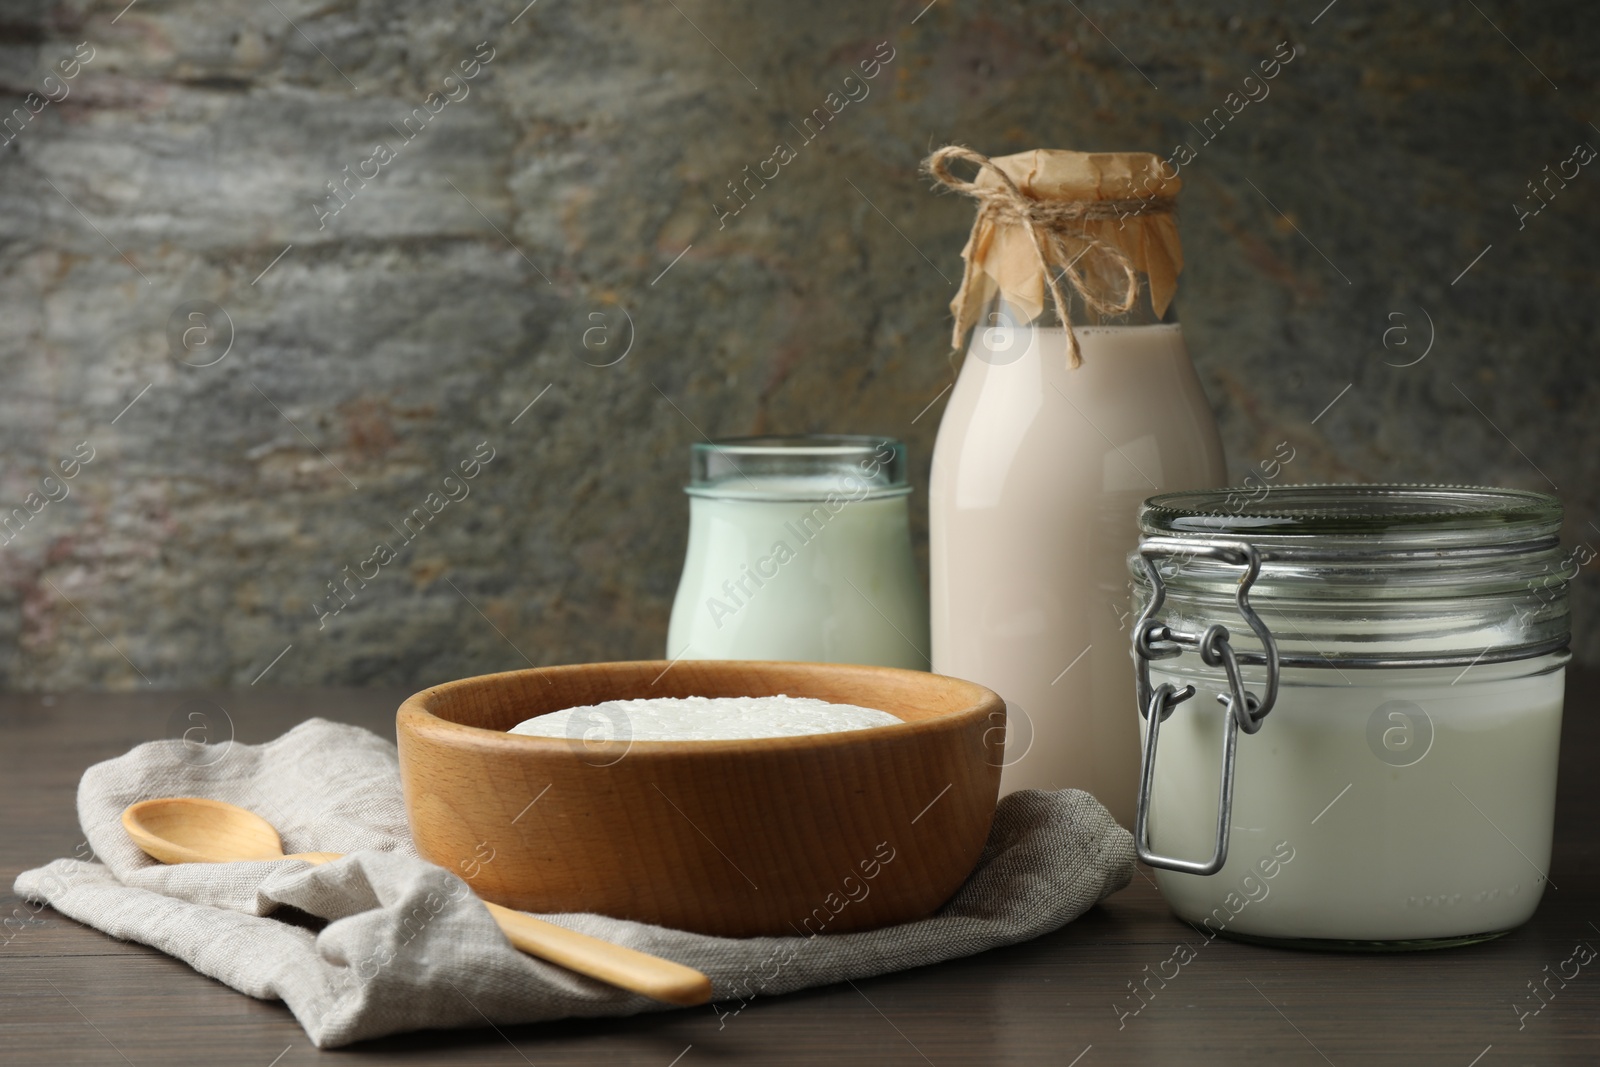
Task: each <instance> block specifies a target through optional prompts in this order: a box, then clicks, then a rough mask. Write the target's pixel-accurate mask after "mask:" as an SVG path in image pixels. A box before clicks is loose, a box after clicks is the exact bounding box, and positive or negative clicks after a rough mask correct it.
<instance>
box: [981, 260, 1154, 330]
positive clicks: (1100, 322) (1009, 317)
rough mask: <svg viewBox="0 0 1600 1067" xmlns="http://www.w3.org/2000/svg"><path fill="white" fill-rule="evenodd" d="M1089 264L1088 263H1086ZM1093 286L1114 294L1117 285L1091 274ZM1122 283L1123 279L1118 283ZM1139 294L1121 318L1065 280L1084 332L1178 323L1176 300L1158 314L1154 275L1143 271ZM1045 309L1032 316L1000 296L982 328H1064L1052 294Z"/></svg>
mask: <svg viewBox="0 0 1600 1067" xmlns="http://www.w3.org/2000/svg"><path fill="white" fill-rule="evenodd" d="M1085 262H1087V261H1085ZM1088 280H1089V281H1090V283H1091V284H1092V285H1095V286H1096V287H1097V288H1096V291H1097V292H1101V293H1106V292H1112V291H1114V290H1115V285H1113V284H1112V283H1111V282H1110V281H1108V280H1107V279H1105V278H1102V277H1099V276H1096V275H1093V274H1091V275H1090V276H1089V279H1088ZM1117 282H1118V283H1119V284H1120V279H1118V280H1117ZM1138 286H1139V291H1138V293H1137V294H1136V296H1135V298H1134V301H1133V307H1131V308H1130V309H1129V310H1127V311H1126V312H1123V313H1122V314H1119V315H1103V314H1101V313H1100V312H1098V311H1096V310H1095V309H1094V308H1093V307H1091V306H1090V305H1089V303H1088V302H1087V301H1086V300H1084V299H1083V295H1082V294H1081V293H1079V292H1077V290H1075V289H1074V288H1073V287H1072V285H1071V284H1070V283H1068V282H1067V280H1066V279H1065V278H1062V279H1061V292H1062V295H1064V296H1065V297H1066V298H1067V315H1068V317H1070V318H1071V320H1072V325H1073V326H1075V327H1078V328H1079V329H1082V328H1083V327H1085V326H1156V325H1162V324H1168V325H1170V324H1174V323H1176V322H1177V321H1178V310H1177V303H1176V301H1173V302H1169V303H1168V304H1167V308H1166V312H1165V314H1161V315H1158V314H1156V309H1155V305H1154V303H1153V302H1152V300H1151V296H1150V276H1149V275H1148V274H1145V273H1143V272H1141V273H1139V275H1138ZM1043 295H1044V308H1043V309H1042V310H1041V311H1040V312H1039V314H1038V315H1036V316H1032V317H1030V316H1029V315H1028V313H1027V311H1026V310H1025V309H1023V308H1020V307H1018V306H1017V305H1015V304H1013V303H1012V302H1010V301H1009V300H1006V299H1005V297H1004V296H1001V295H996V296H995V297H994V298H993V299H992V300H990V301H989V305H988V307H987V308H985V309H984V315H983V321H982V325H985V326H1012V327H1022V326H1034V327H1037V328H1048V327H1057V328H1059V327H1061V326H1062V325H1063V323H1062V321H1061V316H1060V315H1058V314H1057V313H1056V307H1055V302H1054V301H1053V300H1051V298H1050V294H1049V292H1048V291H1046V292H1045V293H1044V294H1043Z"/></svg>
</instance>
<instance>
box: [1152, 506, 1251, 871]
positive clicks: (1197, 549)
mask: <svg viewBox="0 0 1600 1067" xmlns="http://www.w3.org/2000/svg"><path fill="white" fill-rule="evenodd" d="M1139 556H1140V558H1141V559H1142V560H1143V561H1144V569H1145V573H1146V574H1147V575H1148V576H1149V578H1150V603H1149V604H1147V605H1146V606H1145V609H1144V611H1143V612H1142V613H1141V614H1140V616H1139V621H1138V622H1137V623H1136V624H1135V625H1134V628H1133V662H1134V672H1135V674H1136V676H1137V678H1138V703H1139V714H1140V716H1141V717H1143V718H1144V719H1145V735H1144V748H1143V753H1142V755H1141V757H1140V760H1139V803H1138V808H1137V810H1136V813H1135V816H1134V824H1133V845H1134V849H1135V851H1136V852H1137V853H1138V856H1139V858H1140V859H1141V860H1143V861H1144V862H1146V863H1148V864H1150V865H1151V866H1152V867H1165V868H1166V869H1168V870H1171V871H1183V872H1184V873H1186V874H1216V873H1217V872H1218V871H1220V870H1221V869H1222V865H1223V864H1224V863H1226V862H1227V861H1228V821H1229V817H1230V815H1231V814H1232V812H1233V768H1234V757H1235V755H1236V753H1237V751H1238V747H1239V731H1241V730H1243V731H1244V732H1245V733H1247V734H1253V733H1255V732H1256V731H1257V730H1259V729H1261V723H1262V721H1263V720H1264V719H1266V717H1267V713H1268V712H1270V711H1271V710H1272V706H1273V705H1274V704H1275V703H1277V700H1278V644H1277V642H1276V641H1274V640H1273V638H1272V633H1271V632H1270V631H1269V630H1268V629H1267V626H1266V623H1264V622H1262V621H1261V616H1259V615H1257V614H1256V612H1255V609H1254V608H1252V607H1251V606H1250V586H1251V585H1252V584H1254V582H1255V580H1256V578H1257V577H1258V576H1259V575H1260V573H1261V555H1260V553H1259V552H1257V551H1256V548H1255V546H1254V545H1251V544H1249V543H1248V542H1245V541H1223V540H1210V539H1201V538H1187V537H1185V538H1173V537H1152V538H1148V539H1146V540H1145V541H1144V542H1143V543H1141V544H1140V545H1139ZM1166 556H1186V557H1189V558H1191V559H1211V560H1217V561H1218V562H1221V563H1227V564H1230V565H1233V566H1238V567H1243V568H1244V573H1243V574H1242V575H1240V576H1239V585H1238V589H1237V591H1236V592H1235V593H1234V598H1233V599H1234V603H1235V604H1236V605H1237V606H1238V608H1239V614H1240V616H1241V617H1242V618H1243V619H1244V621H1245V622H1246V623H1248V624H1249V626H1250V629H1251V630H1252V631H1254V632H1255V635H1256V637H1257V638H1259V639H1260V641H1261V649H1262V657H1263V659H1264V660H1265V663H1266V668H1267V684H1266V692H1265V693H1264V695H1262V696H1261V697H1259V698H1258V697H1257V696H1256V695H1255V694H1254V693H1251V692H1248V691H1246V689H1245V688H1244V682H1243V680H1242V679H1241V678H1240V676H1239V661H1238V658H1237V657H1236V656H1235V655H1234V651H1233V646H1232V645H1231V644H1230V643H1229V641H1228V628H1227V627H1225V626H1223V625H1221V624H1220V623H1219V624H1215V625H1212V626H1208V627H1206V629H1205V630H1204V632H1202V633H1192V632H1184V631H1181V630H1174V629H1172V628H1171V627H1169V626H1167V624H1166V623H1164V622H1162V621H1161V620H1160V619H1157V618H1156V617H1155V615H1156V612H1157V611H1160V610H1161V605H1162V603H1163V602H1164V601H1165V600H1166V595H1167V589H1166V585H1165V584H1164V583H1163V582H1162V580H1161V574H1160V571H1159V569H1158V568H1157V566H1156V563H1157V561H1158V560H1160V559H1162V558H1164V557H1166ZM1186 647H1188V648H1193V649H1195V651H1197V652H1199V653H1200V659H1201V662H1203V663H1205V664H1206V666H1208V667H1216V666H1221V667H1222V669H1223V672H1224V673H1225V674H1226V675H1227V679H1228V691H1227V692H1226V693H1219V694H1218V695H1217V701H1218V703H1220V704H1221V705H1222V706H1223V707H1224V708H1226V709H1227V711H1228V721H1227V726H1226V728H1225V729H1226V733H1225V736H1224V739H1223V743H1222V788H1221V790H1220V793H1221V795H1220V796H1219V797H1218V801H1217V843H1216V848H1215V850H1214V851H1213V852H1212V855H1211V858H1210V859H1209V860H1206V861H1204V862H1201V861H1198V860H1185V859H1178V858H1177V857H1175V856H1159V855H1157V854H1156V853H1154V852H1152V851H1151V850H1150V844H1149V841H1150V837H1149V822H1150V787H1151V783H1152V782H1153V781H1154V780H1155V769H1156V743H1157V738H1158V736H1159V735H1160V732H1161V724H1162V723H1163V722H1165V721H1166V720H1167V717H1168V716H1169V715H1171V714H1172V712H1173V710H1174V709H1175V708H1177V706H1178V705H1179V704H1181V703H1183V702H1184V701H1185V700H1188V699H1189V698H1190V697H1192V696H1194V693H1195V689H1194V686H1192V685H1187V686H1184V687H1183V689H1182V690H1179V689H1177V688H1175V687H1174V686H1172V685H1169V684H1167V683H1162V684H1161V685H1159V686H1156V687H1154V688H1152V687H1151V685H1150V661H1151V660H1153V659H1168V658H1170V657H1172V656H1179V655H1182V654H1183V650H1184V648H1186Z"/></svg>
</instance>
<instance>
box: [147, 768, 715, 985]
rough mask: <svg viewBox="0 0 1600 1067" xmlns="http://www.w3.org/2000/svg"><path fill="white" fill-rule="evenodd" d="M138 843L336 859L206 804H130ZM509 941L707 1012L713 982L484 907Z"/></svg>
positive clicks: (223, 853)
mask: <svg viewBox="0 0 1600 1067" xmlns="http://www.w3.org/2000/svg"><path fill="white" fill-rule="evenodd" d="M122 825H123V828H124V829H126V830H127V831H128V836H129V837H131V838H133V843H134V844H136V845H138V846H139V847H140V848H141V849H143V850H144V851H145V852H146V853H148V854H149V855H150V856H151V857H152V858H154V859H157V860H160V861H161V862H162V863H235V862H239V861H241V860H277V859H292V860H304V861H305V862H307V863H327V862H329V861H331V860H336V859H338V858H339V854H338V853H335V852H297V853H295V854H294V855H291V856H287V857H286V856H285V855H284V852H283V841H282V839H281V838H279V837H278V831H277V830H275V829H273V827H272V824H271V823H269V822H267V821H266V820H265V819H263V818H261V817H260V816H259V815H256V814H255V813H254V812H250V811H246V810H245V809H244V808H240V807H235V806H234V805H232V804H226V803H224V802H222V801H220V800H207V799H205V798H203V797H162V798H158V799H155V800H142V801H140V802H139V803H137V804H131V805H129V806H128V808H127V810H125V811H124V812H123V813H122ZM483 906H484V907H486V908H488V909H489V914H490V915H491V916H493V917H494V921H495V922H496V923H497V924H498V925H499V927H500V930H501V932H502V933H504V934H505V935H506V938H507V939H508V940H509V941H510V942H511V943H512V944H513V945H515V946H516V947H517V948H519V949H521V950H522V951H523V952H526V953H528V954H529V955H531V956H537V957H539V958H540V959H542V960H549V961H550V962H551V963H558V964H560V965H561V966H563V967H565V968H567V969H568V970H572V971H576V972H578V973H579V974H582V975H587V976H588V977H590V978H597V979H599V980H600V981H602V982H607V983H609V984H611V985H614V986H617V987H618V988H620V989H627V990H631V991H632V992H635V993H643V994H644V995H645V996H647V997H653V998H655V999H656V1000H662V1001H666V1002H667V1003H668V1004H684V1005H692V1004H704V1003H706V1002H707V1001H709V1000H710V999H711V980H710V979H709V978H707V977H706V976H705V975H703V974H701V973H700V972H699V971H697V970H694V969H693V968H691V967H685V966H683V965H682V964H680V963H673V962H672V961H671V960H664V959H661V958H660V957H659V956H651V955H649V954H647V953H644V952H638V951H635V950H634V949H631V948H624V947H623V946H621V945H613V944H611V943H610V942H609V941H601V940H600V939H599V938H594V937H589V936H588V935H587V934H580V933H577V932H576V931H573V930H568V929H566V928H565V927H562V926H557V925H555V924H554V923H547V922H545V921H543V920H542V919H535V918H534V917H533V916H531V915H527V914H525V913H523V912H520V911H512V910H511V909H510V908H503V907H501V906H500V905H499V904H492V903H490V902H489V901H487V900H485V901H483Z"/></svg>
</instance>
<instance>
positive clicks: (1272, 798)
mask: <svg viewBox="0 0 1600 1067" xmlns="http://www.w3.org/2000/svg"><path fill="white" fill-rule="evenodd" d="M1224 497H1225V493H1224V491H1215V492H1212V493H1205V492H1196V493H1172V494H1165V495H1163V496H1160V497H1154V498H1152V499H1151V500H1150V501H1148V502H1147V503H1146V505H1145V508H1144V509H1143V511H1142V512H1141V520H1140V521H1141V528H1142V531H1143V533H1144V535H1145V540H1144V541H1143V543H1142V544H1141V549H1140V552H1139V553H1136V554H1135V556H1134V557H1133V558H1132V559H1131V560H1130V566H1131V568H1132V570H1133V571H1134V574H1135V582H1136V588H1137V590H1138V592H1139V595H1140V601H1141V604H1142V605H1143V606H1144V608H1145V612H1144V614H1142V615H1141V616H1140V620H1139V622H1138V623H1137V624H1136V626H1135V628H1134V629H1135V634H1136V637H1135V653H1136V662H1137V663H1138V664H1139V665H1140V669H1141V670H1144V671H1148V677H1147V681H1144V682H1142V683H1141V692H1142V694H1143V695H1144V699H1145V700H1146V705H1145V706H1146V708H1147V709H1149V712H1150V713H1149V714H1146V715H1145V716H1144V717H1143V720H1142V723H1141V727H1142V730H1143V736H1144V740H1145V746H1144V765H1143V766H1142V768H1141V771H1142V774H1141V784H1142V786H1143V788H1142V790H1141V792H1142V794H1143V795H1142V796H1141V798H1140V810H1139V816H1138V818H1137V819H1136V843H1137V847H1138V850H1139V852H1140V854H1141V858H1143V859H1145V860H1146V861H1147V862H1150V863H1151V864H1152V865H1153V866H1155V867H1156V868H1157V871H1156V880H1157V884H1158V885H1159V886H1160V888H1161V892H1162V894H1163V896H1164V897H1165V898H1166V899H1167V901H1168V903H1169V904H1170V905H1171V907H1172V910H1173V911H1174V913H1175V914H1176V915H1177V916H1178V917H1179V918H1181V919H1184V920H1187V921H1188V922H1190V923H1193V924H1196V925H1198V926H1200V927H1202V928H1203V929H1204V930H1206V931H1207V932H1211V933H1220V934H1223V935H1224V936H1231V937H1243V938H1253V939H1269V940H1273V941H1278V942H1288V943H1293V944H1304V945H1309V946H1312V947H1371V948H1380V949H1381V948H1411V947H1419V948H1420V947H1440V946H1445V945H1451V944H1462V943H1470V942H1473V941H1478V940H1482V939H1484V938H1487V937H1493V936H1497V935H1499V934H1502V933H1505V932H1507V931H1509V930H1511V929H1513V928H1515V927H1516V926H1518V925H1520V924H1522V923H1523V922H1525V921H1527V919H1528V918H1529V917H1531V916H1532V915H1533V912H1534V910H1535V908H1537V906H1538V904H1539V900H1540V897H1541V896H1542V894H1543V892H1544V888H1545V884H1546V882H1547V881H1548V872H1549V868H1550V846H1551V835H1552V829H1553V825H1554V813H1555V790H1556V765H1557V756H1558V749H1559V740H1560V732H1561V715H1562V695H1563V684H1564V678H1565V666H1566V663H1567V660H1568V658H1569V654H1568V653H1567V651H1566V643H1567V637H1568V632H1567V625H1568V622H1567V619H1568V616H1567V605H1566V574H1565V572H1566V568H1565V567H1564V566H1563V565H1562V561H1563V557H1562V555H1561V550H1560V546H1559V543H1558V542H1557V540H1556V536H1555V535H1556V532H1557V530H1559V525H1560V515H1561V509H1560V504H1559V503H1558V502H1556V501H1555V500H1554V499H1553V498H1550V497H1547V496H1544V495H1542V494H1537V493H1524V492H1519V491H1511V490H1490V489H1467V488H1457V487H1431V486H1430V487H1422V486H1368V487H1350V486H1285V487H1282V488H1279V489H1275V490H1273V491H1272V492H1271V493H1269V494H1266V495H1265V497H1264V498H1262V499H1260V500H1257V501H1249V502H1240V501H1238V500H1237V499H1235V500H1234V501H1233V502H1232V503H1231V504H1229V505H1227V506H1219V505H1220V503H1221V501H1222V500H1223V499H1224ZM1147 562H1148V566H1149V567H1153V568H1154V569H1155V571H1156V573H1157V574H1158V575H1159V577H1160V582H1159V586H1154V585H1152V583H1151V581H1150V578H1149V576H1150V570H1149V569H1147ZM1566 562H1567V563H1570V562H1571V560H1570V559H1568V560H1567V561H1566ZM1157 589H1159V595H1155V591H1156V590H1157ZM1152 600H1154V603H1153V604H1152ZM1252 616H1254V618H1252ZM1257 624H1259V628H1258V626H1257ZM1218 627H1226V633H1225V634H1222V635H1220V636H1219V634H1218ZM1263 633H1265V634H1266V635H1267V638H1268V640H1263V637H1262V635H1263ZM1230 657H1232V658H1233V659H1234V660H1235V661H1236V662H1237V663H1238V664H1239V665H1240V666H1239V667H1238V671H1239V676H1240V677H1239V685H1238V687H1237V689H1235V687H1234V686H1233V685H1232V684H1230V681H1229V679H1228V663H1227V661H1228V659H1229V658H1230ZM1190 687H1193V689H1192V692H1191V690H1190ZM1236 693H1238V694H1245V695H1246V703H1247V704H1249V710H1248V711H1246V712H1244V713H1243V714H1242V715H1238V714H1236V713H1235V706H1236V704H1237V703H1238V700H1239V696H1238V695H1236ZM1186 694H1188V695H1186ZM1219 698H1220V699H1219ZM1263 708H1264V709H1265V710H1264V711H1263V710H1262V709H1263ZM1152 718H1155V720H1156V721H1158V723H1159V727H1158V729H1157V730H1156V731H1154V740H1153V741H1152V730H1151V726H1150V724H1151V721H1152ZM1230 744H1232V745H1234V746H1236V748H1235V754H1234V764H1233V768H1232V774H1231V776H1230V775H1228V774H1227V772H1226V769H1225V768H1226V761H1227V757H1226V753H1227V750H1228V746H1229V745H1230ZM1152 756H1153V765H1152V762H1151V757H1152ZM1230 784H1231V810H1230V811H1229V812H1228V815H1227V818H1226V820H1225V824H1224V826H1223V827H1222V833H1221V834H1219V827H1218V823H1219V804H1220V803H1222V802H1224V801H1225V800H1226V799H1227V798H1228V794H1229V792H1230V789H1229V788H1228V786H1229V785H1230ZM1219 846H1220V847H1219ZM1222 851H1225V856H1226V859H1225V862H1223V863H1221V864H1220V867H1219V868H1218V865H1217V863H1216V859H1217V855H1218V854H1219V852H1222ZM1212 868H1217V869H1212ZM1208 872H1209V873H1208Z"/></svg>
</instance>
